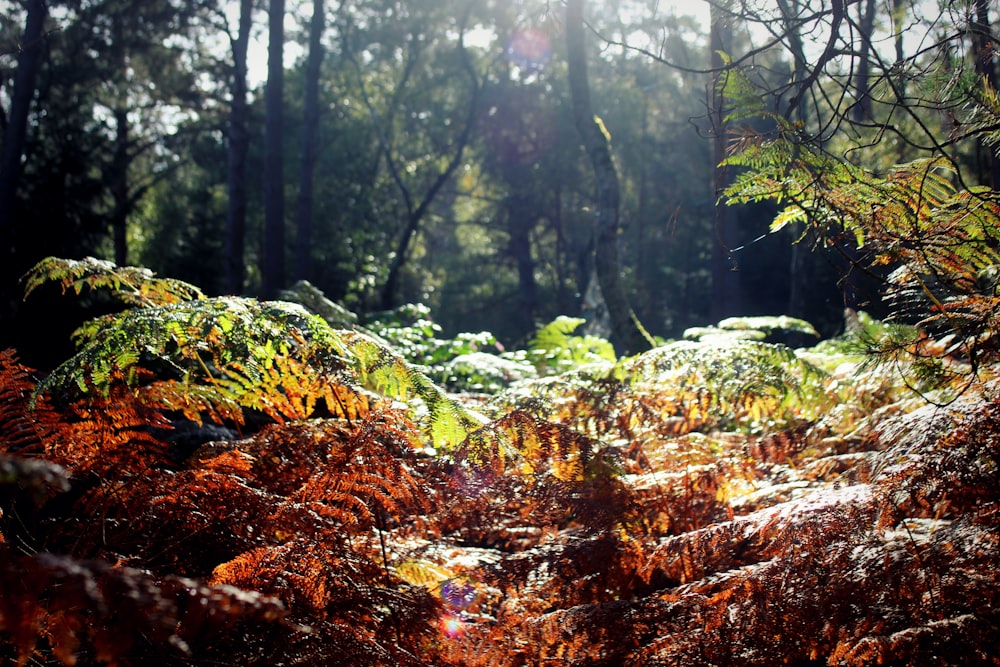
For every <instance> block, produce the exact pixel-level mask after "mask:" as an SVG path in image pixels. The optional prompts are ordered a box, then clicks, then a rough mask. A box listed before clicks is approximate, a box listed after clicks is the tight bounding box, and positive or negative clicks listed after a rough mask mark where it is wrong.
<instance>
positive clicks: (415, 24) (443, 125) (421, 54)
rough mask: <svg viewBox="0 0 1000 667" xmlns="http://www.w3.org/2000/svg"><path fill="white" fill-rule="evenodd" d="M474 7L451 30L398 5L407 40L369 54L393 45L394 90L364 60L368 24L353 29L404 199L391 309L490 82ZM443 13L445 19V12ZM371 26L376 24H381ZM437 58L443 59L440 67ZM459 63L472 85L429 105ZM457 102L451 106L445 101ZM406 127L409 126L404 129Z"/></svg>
mask: <svg viewBox="0 0 1000 667" xmlns="http://www.w3.org/2000/svg"><path fill="white" fill-rule="evenodd" d="M472 7H473V4H472V3H468V4H466V5H465V7H464V9H463V11H462V13H461V14H460V17H459V18H458V20H457V22H456V25H455V26H454V28H455V33H457V34H456V35H455V36H452V35H449V34H448V32H447V31H445V30H443V25H442V24H441V23H438V24H437V26H436V28H435V31H432V30H430V29H429V25H428V23H429V21H430V20H431V19H433V18H435V16H433V15H425V14H424V13H423V10H422V8H419V7H406V9H405V10H403V9H400V10H399V11H398V15H399V16H400V18H399V19H396V21H395V22H397V23H398V22H400V20H401V19H403V18H405V19H406V20H404V21H403V22H402V26H401V27H402V28H403V30H404V32H405V35H404V36H401V37H402V40H401V43H398V46H397V47H396V48H398V51H394V50H390V49H386V48H385V45H372V46H374V47H375V48H372V49H371V53H370V54H369V55H376V54H382V53H386V52H388V54H389V55H388V61H389V62H388V64H389V66H390V68H391V70H392V72H391V74H390V75H389V77H391V79H390V80H393V79H394V82H393V84H392V86H391V92H390V93H389V94H384V93H383V94H382V95H376V94H374V93H373V91H372V90H371V88H370V84H369V81H368V79H369V78H370V76H371V75H372V74H377V73H378V68H377V66H376V65H375V64H374V63H373V64H369V65H366V66H365V67H362V65H361V62H360V61H359V60H358V54H357V51H358V46H357V43H358V41H360V40H362V39H364V38H365V37H366V35H365V34H364V31H362V30H359V29H357V28H356V26H353V27H351V28H350V29H348V30H345V35H344V40H343V44H344V53H345V55H346V56H347V57H348V58H350V60H351V62H352V64H353V65H354V69H355V72H356V74H357V80H358V85H359V90H360V94H361V98H362V102H363V104H364V106H365V109H366V110H367V111H368V115H369V118H370V120H371V123H372V125H373V126H374V131H375V134H376V139H377V150H378V159H377V160H376V161H375V163H374V165H375V167H376V169H375V171H376V172H377V171H378V170H379V166H380V165H381V164H383V163H384V165H385V170H386V171H387V172H388V176H389V180H390V181H391V183H392V186H393V187H394V188H395V190H396V194H397V195H398V197H399V199H400V200H401V203H402V206H401V208H402V211H401V215H400V217H401V218H402V224H401V229H399V230H398V232H396V237H395V242H394V244H393V246H394V249H393V250H391V251H390V253H389V259H388V268H387V269H386V272H385V275H386V277H385V282H384V283H383V285H382V288H381V290H380V295H379V302H380V306H381V307H382V308H383V309H390V308H392V307H394V306H396V305H399V301H398V300H399V298H400V295H399V290H400V283H401V282H402V275H403V270H404V268H405V267H406V266H407V262H408V261H409V259H410V252H411V250H412V248H413V245H414V242H415V239H416V236H417V233H418V232H419V231H420V228H421V225H422V224H423V222H424V220H425V218H426V217H427V216H428V214H429V213H430V212H431V207H432V206H433V205H434V204H435V202H436V200H437V198H438V196H439V195H440V194H441V191H442V189H443V188H444V186H445V185H446V184H447V183H448V182H449V181H450V180H451V178H452V176H453V175H454V173H455V171H456V170H457V169H458V167H459V166H460V165H461V164H462V160H463V156H464V154H465V150H466V148H467V146H468V145H469V142H470V139H471V136H472V130H473V128H474V127H475V121H476V117H477V112H478V108H479V101H480V97H481V94H482V87H483V85H484V82H483V81H481V80H480V77H479V75H478V73H477V72H476V69H475V67H474V65H473V63H472V60H471V58H470V56H469V53H468V51H467V49H466V46H465V32H466V30H467V28H468V26H467V22H468V19H469V16H470V12H471V10H472ZM448 9H449V8H448V7H446V6H441V7H437V8H435V11H436V12H439V13H441V14H443V15H444V16H446V17H447V18H448V20H449V21H454V16H453V15H451V16H449V15H448V13H447V12H448ZM436 18H438V19H440V16H438V17H436ZM368 29H369V30H370V31H375V30H377V29H378V26H374V27H371V28H368ZM436 31H440V32H436ZM364 48H365V47H364V46H363V47H362V49H364ZM432 63H433V64H437V65H439V67H437V68H432V67H431V64H432ZM396 70H398V74H397V73H396ZM456 71H459V72H461V74H462V77H463V78H464V79H466V80H467V82H468V83H467V90H466V91H463V93H464V94H463V93H457V94H451V95H445V96H442V97H440V98H436V99H435V101H436V102H440V103H441V106H437V107H436V108H434V109H433V111H431V110H429V109H428V105H429V104H430V102H431V93H432V92H433V91H434V90H437V89H438V88H439V87H440V86H442V85H443V84H444V82H448V84H449V85H450V82H451V81H453V80H454V77H455V76H456V74H455V72H456ZM370 73H372V74H370ZM380 102H382V104H380ZM449 103H450V106H445V105H448V104H449ZM383 105H384V106H383ZM380 107H381V108H380ZM399 129H402V130H404V132H402V133H400V132H397V130H399ZM404 141H405V142H406V143H405V144H404ZM382 222H383V224H384V223H385V221H382Z"/></svg>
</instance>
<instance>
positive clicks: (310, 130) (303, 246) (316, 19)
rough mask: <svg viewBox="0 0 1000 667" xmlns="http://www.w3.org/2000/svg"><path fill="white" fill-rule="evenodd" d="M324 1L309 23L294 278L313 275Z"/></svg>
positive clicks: (319, 2)
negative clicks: (311, 259) (311, 268)
mask: <svg viewBox="0 0 1000 667" xmlns="http://www.w3.org/2000/svg"><path fill="white" fill-rule="evenodd" d="M325 19H326V16H325V12H324V9H323V0H313V15H312V20H311V21H310V22H309V61H308V62H307V63H306V81H305V87H306V90H305V101H304V105H305V108H304V112H303V120H302V153H301V155H300V169H299V198H298V206H297V208H296V234H295V271H294V275H295V278H296V279H298V280H307V279H308V278H309V276H310V273H311V272H310V266H309V265H310V254H311V252H310V251H311V249H312V226H313V190H314V186H315V173H316V160H317V157H318V154H319V149H318V145H319V142H318V141H317V135H318V133H319V76H320V70H321V68H322V65H323V39H322V38H323V31H324V28H325V27H326V20H325Z"/></svg>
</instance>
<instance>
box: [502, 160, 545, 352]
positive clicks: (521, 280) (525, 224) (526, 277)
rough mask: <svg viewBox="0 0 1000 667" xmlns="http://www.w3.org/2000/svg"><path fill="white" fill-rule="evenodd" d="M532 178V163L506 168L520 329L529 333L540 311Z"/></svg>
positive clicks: (536, 216) (535, 216)
mask: <svg viewBox="0 0 1000 667" xmlns="http://www.w3.org/2000/svg"><path fill="white" fill-rule="evenodd" d="M532 178H533V175H532V170H531V165H530V164H516V163H513V164H508V165H506V166H505V167H504V182H505V183H506V184H507V185H508V187H509V188H510V192H509V194H508V195H507V198H506V209H507V230H508V232H509V234H510V245H509V246H508V247H509V249H510V254H511V256H512V257H513V258H514V262H515V263H516V264H517V286H518V296H519V301H520V304H519V305H520V309H519V313H518V320H519V321H518V322H517V330H518V332H519V333H525V334H527V333H530V332H531V331H532V329H533V328H534V325H535V315H536V314H537V311H538V286H537V284H536V283H535V262H534V260H533V259H532V257H531V230H532V229H534V227H535V225H536V224H537V223H538V210H537V206H536V205H535V204H534V202H533V200H532V196H531V180H532Z"/></svg>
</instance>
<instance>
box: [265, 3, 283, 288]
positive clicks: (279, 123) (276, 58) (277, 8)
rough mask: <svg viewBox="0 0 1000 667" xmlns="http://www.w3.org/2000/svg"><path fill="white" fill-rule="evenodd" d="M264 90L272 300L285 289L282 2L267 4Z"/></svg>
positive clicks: (268, 282)
mask: <svg viewBox="0 0 1000 667" xmlns="http://www.w3.org/2000/svg"><path fill="white" fill-rule="evenodd" d="M268 6H269V18H268V45H267V88H266V90H265V93H264V116H265V119H264V247H263V251H262V253H261V255H262V258H263V265H262V267H261V275H262V278H263V292H264V296H265V297H266V298H274V297H275V296H276V295H277V294H278V291H279V290H280V289H281V288H282V287H284V286H285V170H284V109H283V104H284V87H285V85H284V79H285V72H284V59H283V52H284V46H285V30H284V20H285V1H284V0H270V3H269V5H268Z"/></svg>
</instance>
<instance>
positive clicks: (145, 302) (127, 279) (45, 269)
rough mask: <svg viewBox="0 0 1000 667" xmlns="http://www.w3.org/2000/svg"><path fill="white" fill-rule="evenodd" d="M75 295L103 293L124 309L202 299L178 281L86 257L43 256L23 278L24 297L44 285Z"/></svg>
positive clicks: (192, 287) (189, 286)
mask: <svg viewBox="0 0 1000 667" xmlns="http://www.w3.org/2000/svg"><path fill="white" fill-rule="evenodd" d="M53 282H54V283H57V284H58V285H59V286H60V287H61V288H62V291H63V292H66V290H69V289H72V290H73V291H74V292H75V293H76V294H78V295H79V294H81V293H83V292H84V291H91V290H103V291H105V292H106V293H108V294H110V295H112V296H113V297H114V298H116V299H118V300H119V301H120V302H121V303H123V304H124V305H126V306H140V307H149V306H166V305H170V304H176V303H181V302H183V301H191V300H194V299H201V298H204V295H203V294H202V292H201V290H200V289H198V288H197V287H195V286H194V285H190V284H188V283H185V282H183V281H181V280H175V279H172V278H157V277H155V274H153V272H152V271H150V270H149V269H146V268H143V267H137V266H125V267H119V266H116V265H115V264H114V262H109V261H107V260H102V259H97V258H95V257H86V258H84V259H81V260H75V259H62V258H58V257H46V258H45V259H43V260H41V261H40V262H38V263H37V264H36V265H35V266H34V267H32V269H31V270H30V271H28V273H26V274H25V276H24V298H28V296H30V295H31V293H32V292H33V291H35V290H36V289H37V288H38V287H40V286H41V285H43V284H46V283H53Z"/></svg>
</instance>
